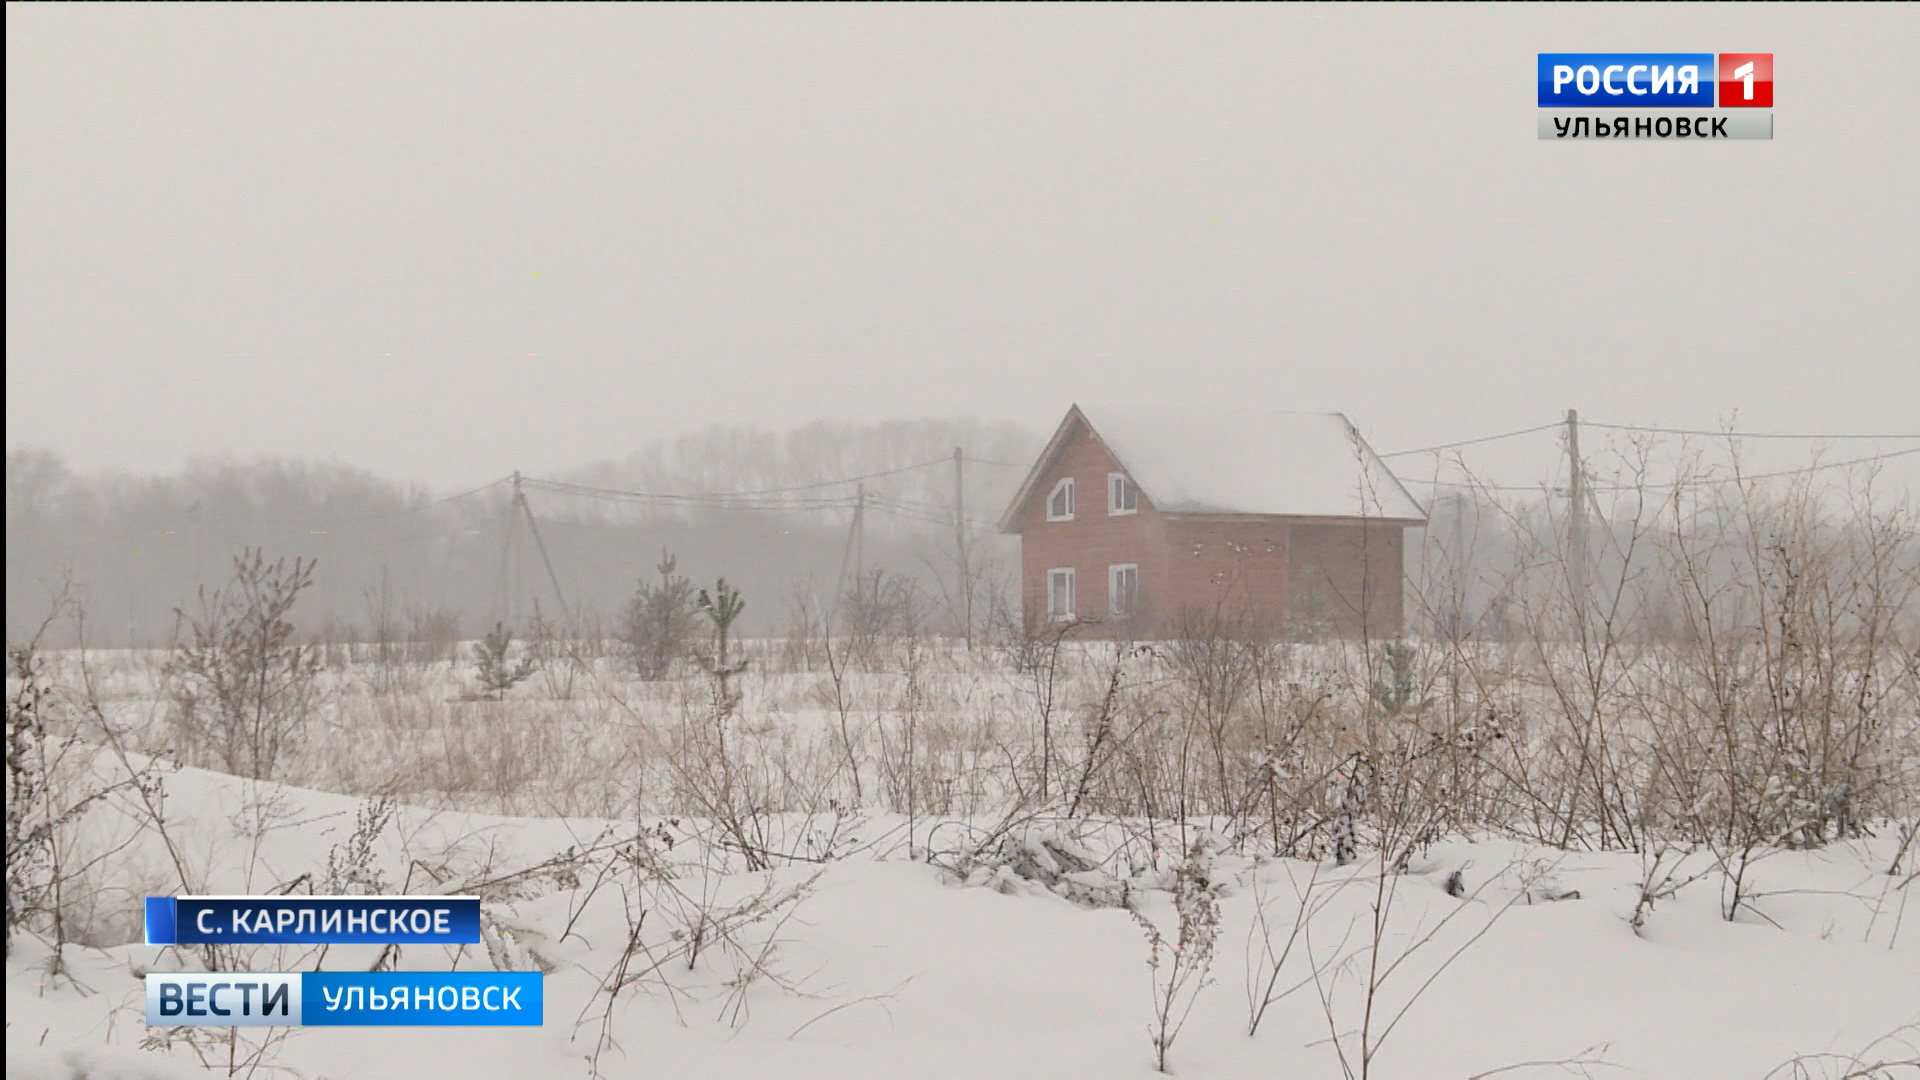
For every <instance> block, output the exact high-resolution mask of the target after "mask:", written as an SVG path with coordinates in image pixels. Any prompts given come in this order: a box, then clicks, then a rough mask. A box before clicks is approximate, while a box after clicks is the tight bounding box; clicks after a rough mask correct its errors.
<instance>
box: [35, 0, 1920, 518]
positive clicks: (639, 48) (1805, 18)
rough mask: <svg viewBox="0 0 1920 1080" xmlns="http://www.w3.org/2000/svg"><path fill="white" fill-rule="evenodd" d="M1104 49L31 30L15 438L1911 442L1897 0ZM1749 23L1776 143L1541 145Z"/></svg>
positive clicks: (1285, 33) (763, 20)
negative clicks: (1588, 76) (1238, 431)
mask: <svg viewBox="0 0 1920 1080" xmlns="http://www.w3.org/2000/svg"><path fill="white" fill-rule="evenodd" d="M1736 13H1737V18H1736V17H1735V16H1736ZM1088 14H1089V13H1087V12H1084V11H1076V10H1067V9H1047V8H1021V9H990V10H977V9H976V10H963V9H957V8H943V9H934V10H932V11H918V12H906V11H901V10H895V9H886V8H861V9H850V8H829V9H806V10H804V11H803V10H802V9H792V8H763V9H755V10H752V11H751V12H741V11H738V10H733V11H729V10H721V9H717V8H692V9H686V8H676V9H665V8H646V9H630V8H629V9H615V8H599V9H568V10H566V11H558V12H556V11H547V10H541V11H540V12H538V14H535V13H534V12H533V11H532V10H531V9H527V8H520V7H505V8H485V9H480V8H457V9H436V10H435V11H432V12H427V11H419V10H413V9H397V8H372V9H368V8H358V9H325V8H308V7H300V8H293V9H287V8H278V9H275V11H274V13H273V14H272V15H267V14H266V13H264V12H260V11H254V10H248V9H233V8H188V9H181V8H168V9H158V8H115V9H83V8H76V7H21V6H10V7H9V8H8V11H7V26H8V32H9V33H8V45H7V53H8V75H7V81H8V105H7V112H8V133H7V145H8V166H7V169H8V219H9V228H8V256H7V274H8V301H7V302H8V329H7V354H8V360H7V384H8V408H7V414H8V415H7V423H8V429H9V436H8V442H9V448H10V450H12V449H15V448H20V447H33V446H38V447H45V448H48V449H51V450H53V451H55V452H57V453H58V454H60V455H61V456H62V457H63V458H64V459H66V460H67V461H69V462H70V463H72V464H73V465H74V466H75V467H76V468H81V469H95V468H100V467H109V466H111V467H115V468H119V469H125V470H129V471H132V472H136V473H166V472H172V471H176V470H178V469H180V468H182V467H183V466H184V465H185V464H186V463H187V462H188V461H189V460H192V459H196V458H201V459H205V458H230V459H233V460H239V461H246V460H251V459H253V458H255V457H257V456H276V457H286V458H298V459H304V460H311V461H320V462H337V463H339V464H341V465H348V466H355V467H360V468H365V469H368V470H369V471H372V472H374V473H375V474H377V475H379V476H381V477H383V478H386V479H391V480H394V481H398V482H403V483H420V484H425V485H428V486H429V487H431V488H432V489H433V490H434V491H436V492H447V491H454V490H459V489H463V488H466V487H471V486H473V485H475V484H479V483H483V482H486V481H487V480H490V479H492V478H495V477H498V476H502V475H505V474H507V473H509V472H511V471H513V470H515V469H520V470H522V471H525V472H528V473H530V474H540V475H562V474H565V473H567V472H569V471H571V470H577V469H581V468H585V467H587V466H590V465H593V464H595V463H600V462H608V461H618V460H620V459H622V458H625V457H626V456H628V455H629V454H632V453H635V452H637V451H639V450H640V449H641V448H642V447H644V446H646V445H648V444H651V443H654V442H656V441H658V440H660V439H672V438H674V437H676V436H680V435H683V434H687V433H690V432H695V431H701V430H705V429H709V428H711V427H714V426H716V425H727V426H738V427H745V428H757V429H762V430H769V431H779V432H786V431H792V430H795V429H797V428H801V427H804V426H806V425H808V424H810V423H813V422H817V421H837V422H845V423H851V424H854V425H861V424H872V423H878V422H881V421H884V420H890V419H899V418H907V417H972V418H975V419H977V420H979V421H982V422H988V423H991V422H1008V423H1012V424H1017V425H1020V426H1022V427H1023V428H1025V429H1028V430H1031V431H1033V432H1035V433H1036V434H1037V435H1038V437H1040V438H1044V437H1045V435H1046V433H1048V432H1050V431H1051V430H1052V428H1053V426H1054V425H1055V424H1056V423H1057V422H1058V420H1059V418H1060V416H1061V415H1062V414H1064V412H1065V410H1066V408H1067V407H1068V405H1070V404H1072V403H1073V402H1074V401H1076V400H1086V399H1105V400H1115V401H1135V402H1166V403H1170V404H1181V405H1189V406H1200V407H1226V406H1236V405H1246V406H1255V407H1268V408H1275V409H1290V410H1292V409H1305V410H1316V411H1320V410H1324V411H1340V412H1344V413H1346V414H1347V415H1348V416H1349V417H1351V418H1352V419H1353V420H1354V422H1355V423H1356V424H1357V425H1358V426H1359V428H1360V429H1361V431H1362V432H1363V434H1365V435H1366V436H1367V438H1368V439H1369V441H1370V442H1371V443H1372V445H1373V446H1374V448H1375V449H1376V450H1379V451H1381V452H1383V453H1391V452H1393V451H1397V450H1402V449H1408V448H1415V447H1421V446H1427V445H1432V444H1436V443H1443V442H1448V441H1454V440H1462V439H1472V438H1478V437H1482V436H1485V435H1490V434H1495V433H1499V432H1505V431H1510V430H1514V429H1518V428H1525V427H1532V426H1535V425H1540V424H1548V423H1554V422H1556V421H1558V420H1559V419H1560V418H1561V417H1562V416H1563V415H1564V412H1565V410H1566V409H1568V408H1577V409H1578V410H1580V412H1581V415H1582V416H1583V418H1590V419H1592V420H1595V421H1600V422H1610V423H1616V424H1638V425H1656V426H1669V427H1679V428H1688V429H1700V430H1714V429H1718V428H1720V427H1721V426H1723V425H1724V424H1725V423H1726V422H1727V421H1729V420H1730V419H1732V418H1734V417H1736V416H1737V418H1738V426H1739V427H1740V428H1742V429H1746V430H1754V431H1760V432H1809V433H1827V434H1849V433H1883V434H1910V433H1911V431H1912V429H1913V427H1914V422H1913V420H1912V414H1913V403H1914V402H1915V401H1916V400H1920V362H1916V361H1915V357H1914V351H1913V348H1912V344H1911V341H1910V340H1908V339H1907V336H1906V334H1905V333H1904V332H1903V330H1902V318H1901V316H1902V311H1901V307H1902V305H1901V298H1902V297H1907V296H1912V295H1915V294H1916V293H1920V273H1916V269H1915V260H1914V259H1913V258H1912V257H1911V254H1910V253H1911V250H1912V240H1913V237H1914V227H1913V221H1912V213H1913V211H1912V208H1911V205H1910V199H1908V198H1905V197H1903V196H1904V195H1905V192H1904V190H1903V188H1902V187H1901V186H1900V185H1901V182H1900V181H1899V180H1898V177H1899V176H1901V175H1907V176H1911V175H1914V174H1915V173H1916V172H1920V155H1916V154H1915V152H1914V150H1913V149H1912V146H1911V143H1910V142H1909V141H1903V140H1901V139H1899V138H1896V137H1894V136H1893V134H1892V133H1893V132H1897V131H1898V130H1900V124H1901V123H1903V122H1904V118H1905V116H1906V113H1907V112H1908V111H1909V110H1907V109H1905V108H1904V106H1906V105H1909V104H1911V102H1912V100H1913V97H1912V92H1911V88H1910V86H1909V84H1908V83H1907V82H1905V81H1902V80H1900V79H1898V78H1896V77H1895V76H1894V75H1893V74H1892V73H1893V72H1895V71H1897V70H1898V62H1897V58H1898V57H1899V56H1900V55H1901V54H1900V53H1899V51H1898V50H1899V45H1898V42H1899V41H1900V40H1902V38H1903V37H1904V36H1906V35H1903V34H1902V33H1900V32H1898V31H1899V30H1900V28H1902V27H1907V28H1912V27H1913V26H1914V18H1915V17H1914V16H1913V14H1912V12H1911V9H1901V8H1899V7H1890V8H1873V7H1845V8H1838V9H1834V8H1824V9H1810V8H1802V7H1793V6H1786V7H1743V8H1734V9H1729V8H1725V7H1716V8H1710V9H1703V8H1686V7H1655V8H1634V9H1630V10H1626V11H1621V10H1616V9H1604V10H1603V9H1592V8H1590V9H1572V10H1558V9H1556V10H1553V11H1546V10H1542V9H1529V8H1504V9H1498V10H1497V13H1496V12H1495V11H1494V10H1493V9H1482V8H1464V9H1462V8H1410V9H1398V10H1391V11H1388V10H1381V9H1368V8H1362V7H1322V6H1313V7H1298V8H1296V7H1287V8H1267V9H1244V8H1236V9H1231V10H1228V9H1199V10H1185V11H1182V12H1180V13H1179V14H1175V13H1174V12H1172V11H1170V10H1169V9H1166V8H1158V7H1150V8H1126V9H1107V10H1104V11H1100V12H1098V15H1097V17H1093V18H1089V17H1088ZM1735 24H1737V34H1736V33H1735V30H1734V29H1733V27H1734V25H1735ZM1730 34H1734V35H1735V36H1738V37H1741V38H1742V39H1746V38H1752V39H1754V40H1765V41H1768V42H1773V43H1775V44H1774V45H1773V47H1774V48H1776V49H1777V50H1778V51H1779V52H1780V54H1781V56H1782V60H1781V72H1782V74H1781V76H1780V78H1781V85H1782V89H1781V91H1780V93H1781V95H1782V96H1781V99H1780V104H1779V106H1778V108H1777V110H1776V111H1777V115H1778V118H1779V119H1778V124H1779V135H1778V137H1776V138H1775V139H1774V140H1772V141H1766V142H1754V143H1737V144H1735V143H1729V144H1727V145H1714V146H1684V147H1681V146H1668V145H1664V144H1651V143H1644V144H1629V145H1621V146H1601V147H1590V146H1563V145H1558V144H1554V143H1546V142H1539V141H1536V140H1535V139H1534V138H1533V136H1532V132H1531V128H1532V117H1530V116H1529V115H1528V114H1529V113H1530V112H1533V111H1535V110H1534V109H1533V107H1532V102H1531V101H1530V99H1529V97H1528V94H1529V91H1528V90H1527V80H1528V79H1529V78H1530V73H1531V64H1530V54H1531V53H1532V52H1534V51H1536V50H1541V49H1552V48H1559V47H1562V46H1563V45H1564V44H1565V43H1566V42H1569V41H1578V42H1580V43H1583V45H1584V46H1587V47H1593V48H1603V47H1619V48H1639V47H1655V46H1659V47H1674V48H1680V47H1694V45H1695V44H1696V43H1709V44H1711V43H1715V42H1725V41H1726V39H1727V38H1728V36H1729V35H1730ZM1440 41H1443V42H1446V43H1447V48H1445V49H1439V50H1436V49H1433V48H1432V47H1431V46H1432V44H1433V43H1434V42H1440ZM1415 75H1418V76H1419V78H1420V79H1421V80H1425V81H1422V82H1420V83H1418V85H1416V84H1415V83H1413V82H1410V81H1409V80H1411V79H1412V78H1413V77H1414V76H1415ZM1421 87H1425V88H1424V89H1422V88H1421ZM1905 445H1910V444H1893V443H1886V442H1861V441H1844V442H1835V443H1834V444H1832V446H1831V447H1830V452H1829V454H1828V458H1829V460H1840V459H1847V458H1852V457H1856V456H1863V455H1870V454H1873V453H1877V452H1883V451H1888V450H1896V449H1900V448H1901V447H1903V446H1905ZM1809 448H1810V447H1809V445H1808V444H1804V443H1779V444H1756V445H1755V446H1754V447H1753V448H1752V449H1753V451H1754V452H1755V454H1756V455H1758V456H1757V457H1756V459H1755V460H1756V461H1757V462H1758V463H1759V465H1760V466H1761V467H1763V468H1790V467H1794V466H1795V465H1798V464H1802V463H1804V461H1805V460H1806V451H1807V450H1808V449H1809ZM1556 457H1557V451H1556V448H1555V446H1554V444H1553V437H1552V436H1551V435H1547V436H1540V437H1535V438H1534V439H1532V440H1527V439H1522V440H1518V442H1516V443H1515V444H1512V445H1507V444H1502V443H1495V444H1490V445H1487V446H1483V447H1476V448H1474V449H1473V450H1472V451H1471V452H1470V453H1469V455H1468V458H1469V463H1470V464H1471V465H1473V466H1475V467H1476V468H1483V469H1486V470H1489V471H1490V472H1491V473H1492V474H1493V475H1495V476H1496V478H1497V479H1499V480H1501V481H1503V482H1507V483H1515V484H1533V483H1538V482H1543V481H1549V480H1550V479H1551V470H1552V468H1553V465H1554V462H1555V459H1556ZM1417 460H1418V462H1419V464H1418V465H1417V466H1415V464H1414V460H1402V461H1400V462H1396V468H1397V469H1398V470H1399V471H1402V472H1403V474H1404V473H1406V472H1408V471H1411V472H1413V473H1415V474H1421V473H1422V472H1423V470H1430V467H1431V462H1430V461H1428V460H1427V459H1417ZM1401 466H1407V467H1408V468H1405V469H1402V468H1400V467H1401ZM1887 474H1888V478H1889V479H1890V480H1896V481H1898V482H1899V483H1900V484H1903V485H1905V486H1906V487H1908V488H1911V487H1912V486H1913V482H1914V478H1915V477H1916V476H1920V466H1916V464H1915V459H1914V458H1913V457H1912V456H1907V457H1904V458H1898V459H1894V460H1891V461H1889V462H1887Z"/></svg>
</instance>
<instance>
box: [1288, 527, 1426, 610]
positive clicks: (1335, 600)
mask: <svg viewBox="0 0 1920 1080" xmlns="http://www.w3.org/2000/svg"><path fill="white" fill-rule="evenodd" d="M1290 531H1291V533H1292V540H1293V560H1292V566H1291V577H1292V582H1291V585H1292V594H1293V597H1294V614H1295V616H1296V618H1297V619H1298V620H1299V621H1302V622H1306V623H1312V622H1319V623H1321V624H1322V625H1323V628H1324V629H1326V630H1327V631H1329V632H1331V633H1334V634H1338V635H1340V636H1342V637H1349V638H1352V637H1360V636H1362V634H1363V633H1364V635H1365V636H1366V637H1369V638H1374V639H1379V638H1390V637H1392V636H1394V635H1395V634H1397V633H1399V632H1400V630H1401V628H1402V627H1403V626H1404V625H1405V622H1404V620H1405V597H1404V595H1403V588H1404V581H1405V579H1406V568H1405V564H1404V563H1403V562H1402V560H1403V559H1404V558H1405V545H1406V530H1405V527H1404V526H1401V525H1394V524H1389V523H1386V522H1373V523H1365V524H1363V523H1360V522H1330V523H1324V524H1320V523H1314V524H1309V523H1305V522H1295V523H1294V524H1293V525H1292V527H1291V530H1290Z"/></svg>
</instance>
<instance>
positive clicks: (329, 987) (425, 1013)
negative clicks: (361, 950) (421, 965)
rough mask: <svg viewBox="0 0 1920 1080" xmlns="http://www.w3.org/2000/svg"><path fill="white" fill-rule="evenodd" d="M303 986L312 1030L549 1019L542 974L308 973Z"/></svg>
mask: <svg viewBox="0 0 1920 1080" xmlns="http://www.w3.org/2000/svg"><path fill="white" fill-rule="evenodd" d="M300 984H301V985H300V994H301V998H302V999H303V1002H304V1008H305V1012H304V1013H302V1018H301V1022H302V1023H303V1024H304V1025H305V1026H307V1027H326V1026H329V1025H351V1024H380V1025H388V1026H402V1025H404V1026H421V1027H439V1026H445V1025H460V1026H476V1025H485V1026H490V1027H501V1026H504V1027H537V1026H539V1025H540V1024H542V1023H544V1022H545V1020H546V1002H545V1000H544V999H543V997H542V990H543V988H544V986H545V983H544V981H543V977H542V976H541V974H540V972H537V971H531V972H528V971H472V972H469V971H450V972H437V971H436V972H427V971H309V972H307V973H305V974H304V975H302V976H300Z"/></svg>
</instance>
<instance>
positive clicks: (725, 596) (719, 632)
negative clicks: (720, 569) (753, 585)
mask: <svg viewBox="0 0 1920 1080" xmlns="http://www.w3.org/2000/svg"><path fill="white" fill-rule="evenodd" d="M694 603H695V605H696V606H697V607H699V609H700V612H701V614H704V615H705V616H706V617H707V618H708V620H710V621H711V622H712V623H713V637H714V649H713V653H712V654H711V655H707V656H702V657H701V658H700V666H701V667H703V668H705V669H706V671H707V674H709V675H711V676H713V678H714V681H715V683H716V684H717V690H718V693H719V695H720V701H719V705H720V716H721V719H725V718H726V717H728V716H730V715H732V713H733V710H734V708H735V707H736V706H737V705H738V704H739V700H740V699H739V695H738V694H737V693H736V692H735V691H734V690H733V677H734V676H735V675H738V674H740V673H741V672H743V671H745V670H747V662H746V661H745V660H739V661H734V660H732V659H730V658H729V657H728V656H727V652H728V646H729V644H730V643H731V641H732V634H733V624H734V620H736V619H738V618H739V617H740V613H741V612H742V611H745V610H746V609H747V602H746V601H745V600H742V599H741V598H740V590H738V589H736V588H734V587H733V586H731V585H728V584H727V579H726V578H721V579H720V580H719V581H717V582H715V583H714V587H713V592H712V593H711V594H709V593H708V592H707V590H705V589H701V590H700V595H699V596H698V597H696V598H695V600H694Z"/></svg>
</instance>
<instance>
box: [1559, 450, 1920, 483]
mask: <svg viewBox="0 0 1920 1080" xmlns="http://www.w3.org/2000/svg"><path fill="white" fill-rule="evenodd" d="M1908 454H1920V446H1914V447H1909V448H1908V449H1905V450H1890V451H1888V452H1886V453H1884V454H1869V455H1868V456H1866V457H1857V458H1849V459H1847V460H1846V461H1826V462H1822V463H1820V464H1818V465H1807V466H1804V467H1802V468H1798V469H1780V470H1778V471H1776V472H1764V473H1743V474H1740V475H1738V476H1722V477H1719V478H1717V479H1700V480H1687V481H1677V482H1675V483H1671V484H1610V485H1590V486H1591V487H1592V488H1593V490H1595V491H1638V490H1640V489H1641V488H1643V487H1644V488H1646V489H1649V490H1655V489H1657V490H1661V491H1670V490H1672V489H1674V488H1684V487H1710V486H1712V485H1715V484H1727V483H1733V482H1736V481H1741V482H1744V481H1748V480H1777V479H1779V478H1780V477H1782V476H1800V475H1803V474H1806V473H1816V472H1821V471H1823V470H1826V469H1844V468H1847V467H1848V466H1850V465H1867V464H1871V463H1873V462H1876V461H1886V460H1888V459H1890V458H1897V457H1906V456H1907V455H1908Z"/></svg>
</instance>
